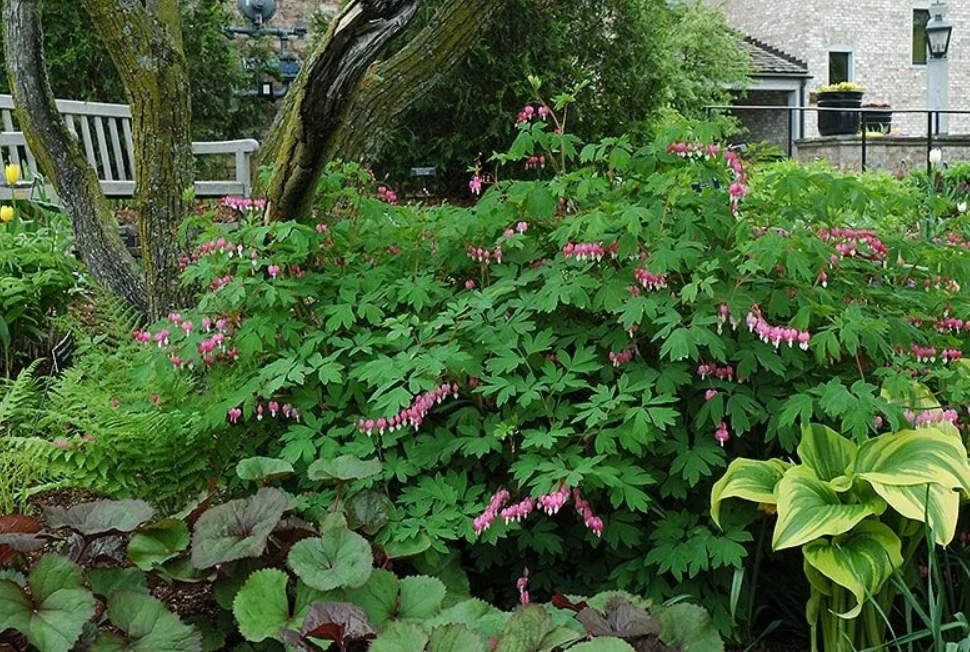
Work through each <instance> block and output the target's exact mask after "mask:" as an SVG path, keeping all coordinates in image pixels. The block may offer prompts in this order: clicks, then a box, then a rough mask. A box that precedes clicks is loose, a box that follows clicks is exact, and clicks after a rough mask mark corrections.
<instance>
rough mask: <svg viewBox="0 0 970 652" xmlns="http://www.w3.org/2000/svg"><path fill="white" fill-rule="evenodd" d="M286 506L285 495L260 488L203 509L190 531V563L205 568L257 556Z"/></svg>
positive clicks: (287, 504) (278, 491)
mask: <svg viewBox="0 0 970 652" xmlns="http://www.w3.org/2000/svg"><path fill="white" fill-rule="evenodd" d="M288 507H289V501H288V500H287V498H286V494H284V493H283V492H282V491H280V490H278V489H273V488H270V487H263V488H261V489H260V490H259V491H257V492H256V494H255V495H253V496H250V497H249V498H242V499H238V500H230V501H229V502H227V503H225V504H223V505H219V506H218V507H213V508H212V509H210V510H208V511H206V512H205V513H204V514H203V515H202V516H200V517H199V520H198V521H197V522H196V524H195V532H194V533H193V534H192V565H193V566H195V567H196V568H209V567H210V566H215V565H216V564H221V563H224V562H227V561H233V560H236V559H243V558H245V557H259V556H260V555H262V554H263V550H264V549H265V548H266V540H267V539H269V535H270V534H271V533H272V532H273V530H274V529H275V528H276V525H277V523H279V522H280V519H281V518H282V517H283V513H284V512H285V511H286V510H287V508H288Z"/></svg>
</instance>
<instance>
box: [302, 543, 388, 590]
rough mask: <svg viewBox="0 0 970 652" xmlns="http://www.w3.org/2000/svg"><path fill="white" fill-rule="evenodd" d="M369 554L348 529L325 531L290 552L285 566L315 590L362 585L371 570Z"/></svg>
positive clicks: (364, 544) (367, 545)
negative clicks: (320, 535) (322, 534)
mask: <svg viewBox="0 0 970 652" xmlns="http://www.w3.org/2000/svg"><path fill="white" fill-rule="evenodd" d="M373 562H374V558H373V554H372V553H371V548H370V544H369V543H367V540H366V539H364V537H362V536H360V535H359V534H357V533H356V532H351V531H350V530H339V529H335V530H329V531H327V532H326V533H325V534H324V536H322V537H316V538H313V539H304V540H303V541H300V542H299V543H297V544H296V545H294V546H293V547H292V548H291V549H290V554H289V557H287V564H288V565H289V567H290V568H291V569H293V572H294V573H296V574H297V575H299V577H300V579H301V580H303V581H304V582H306V583H307V584H308V585H309V586H311V587H313V588H315V589H317V590H318V591H330V590H331V589H338V588H348V587H349V588H356V587H359V586H363V585H364V583H365V582H367V580H368V578H370V575H371V571H372V570H373Z"/></svg>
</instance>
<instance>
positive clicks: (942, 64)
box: [926, 0, 953, 134]
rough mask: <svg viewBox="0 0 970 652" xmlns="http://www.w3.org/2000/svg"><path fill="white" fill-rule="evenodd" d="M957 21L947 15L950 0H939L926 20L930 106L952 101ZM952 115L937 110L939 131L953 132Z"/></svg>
mask: <svg viewBox="0 0 970 652" xmlns="http://www.w3.org/2000/svg"><path fill="white" fill-rule="evenodd" d="M952 33H953V25H952V24H951V23H950V21H949V20H947V18H946V2H945V1H944V0H936V2H934V3H933V5H932V6H931V7H930V20H929V22H928V23H927V24H926V44H927V48H928V49H929V54H930V56H929V61H927V63H926V92H927V98H928V100H929V102H928V104H927V106H928V108H929V109H930V110H934V111H943V110H946V109H947V108H948V105H949V102H950V88H949V87H950V69H949V62H948V61H947V52H948V51H949V50H950V36H951V34H952ZM949 122H950V121H949V117H948V115H947V114H946V113H937V114H936V127H935V131H936V133H938V134H946V133H949Z"/></svg>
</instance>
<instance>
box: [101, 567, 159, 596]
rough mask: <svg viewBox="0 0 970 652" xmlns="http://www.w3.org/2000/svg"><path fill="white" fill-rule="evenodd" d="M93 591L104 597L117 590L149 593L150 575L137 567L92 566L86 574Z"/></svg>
mask: <svg viewBox="0 0 970 652" xmlns="http://www.w3.org/2000/svg"><path fill="white" fill-rule="evenodd" d="M85 577H87V580H88V584H90V585H91V591H93V592H94V594H95V595H99V596H101V597H102V598H107V597H109V596H110V595H111V594H112V593H114V592H115V591H135V592H136V593H144V594H146V595H147V594H148V577H147V576H146V575H145V572H144V571H142V570H139V569H137V568H92V569H90V570H89V571H88V572H87V573H86V574H85Z"/></svg>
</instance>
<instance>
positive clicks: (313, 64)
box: [261, 0, 509, 219]
mask: <svg viewBox="0 0 970 652" xmlns="http://www.w3.org/2000/svg"><path fill="white" fill-rule="evenodd" d="M418 1H419V0H413V2H415V3H417V2H418ZM508 2H509V0H447V1H446V2H445V3H444V5H443V6H442V7H441V8H440V9H439V10H438V11H437V12H436V13H435V15H434V17H433V18H432V19H431V21H430V22H429V24H428V25H427V26H426V27H425V28H424V29H422V30H421V32H419V33H418V35H417V36H416V37H415V38H414V40H412V41H411V42H410V43H408V44H407V45H406V46H405V47H404V49H402V50H401V51H400V52H399V53H397V54H396V55H394V56H393V57H392V58H391V59H389V60H388V61H387V62H385V63H383V64H375V63H373V62H374V59H375V58H376V56H377V54H378V52H379V49H380V46H381V45H383V43H384V42H386V41H387V40H388V39H389V38H390V37H391V36H393V35H394V34H395V33H397V32H399V31H401V30H402V29H403V28H404V24H403V23H405V22H406V21H407V20H409V19H410V17H411V15H413V13H414V10H415V8H416V7H412V6H407V5H406V6H404V7H401V8H399V9H398V12H399V13H398V15H399V16H400V19H399V20H400V23H399V24H397V25H394V24H389V25H388V28H392V27H395V28H396V30H395V31H394V33H387V34H385V35H384V36H383V37H382V38H380V39H370V40H368V39H366V38H361V37H360V36H358V35H356V34H355V33H354V32H353V30H354V29H355V28H356V27H360V26H361V23H360V21H359V20H358V16H355V14H354V12H355V11H357V10H359V9H360V7H362V6H365V5H366V6H369V5H370V4H372V3H368V2H367V1H366V0H359V2H358V3H356V4H352V5H350V6H349V7H348V8H347V10H345V11H344V13H342V14H341V15H340V16H338V18H337V19H336V20H335V21H334V25H333V26H332V27H331V34H330V35H329V38H328V39H326V40H325V41H323V42H322V43H321V45H320V46H319V47H318V48H317V50H316V51H314V53H313V54H312V55H311V57H310V60H309V62H308V63H307V65H306V66H305V68H304V71H303V72H304V73H306V74H301V75H300V77H299V78H297V80H296V81H295V82H294V85H293V87H292V88H291V91H290V95H289V96H288V97H287V99H286V102H285V103H284V105H283V107H282V109H281V114H280V115H278V116H277V119H276V120H275V121H274V123H273V127H272V128H271V129H270V132H269V134H268V135H267V137H266V139H265V142H264V145H263V150H264V151H263V153H262V154H261V155H262V156H263V157H266V156H267V155H269V156H274V157H275V165H274V169H273V176H272V180H271V181H270V187H269V190H268V199H269V201H268V202H267V215H268V217H269V219H286V218H299V217H302V216H305V215H307V214H309V211H310V203H311V201H312V199H313V192H314V190H315V187H316V183H317V180H318V179H319V177H320V173H321V171H322V170H323V167H324V165H325V164H326V162H327V161H330V160H332V159H336V158H341V159H344V160H356V161H360V162H364V163H366V162H369V161H370V160H373V158H374V157H376V156H377V154H379V152H380V147H381V146H382V144H383V142H384V139H385V138H386V136H387V134H388V132H389V131H390V130H392V129H393V128H394V127H395V126H396V124H397V121H398V120H399V119H400V118H401V116H402V115H403V114H404V113H405V111H407V110H408V109H409V108H410V107H411V105H412V104H414V102H415V101H416V100H418V99H419V98H420V97H421V96H422V95H424V94H425V93H427V92H428V91H429V90H431V88H432V87H433V86H434V85H435V84H436V83H437V82H438V81H439V80H440V79H441V78H442V77H443V76H444V75H445V74H446V73H447V72H448V71H449V70H450V69H451V67H452V66H453V65H454V64H455V63H456V62H457V61H458V60H460V59H461V57H462V56H463V55H464V54H465V53H466V52H467V51H468V49H469V48H471V47H472V46H473V45H474V44H475V43H476V42H477V40H478V37H479V36H480V35H481V33H482V32H483V31H484V29H485V28H486V27H487V26H488V23H489V20H490V19H491V18H492V16H494V15H495V13H496V12H497V11H498V10H499V9H501V8H503V7H504V6H505V5H506V4H508ZM365 11H366V10H365ZM405 12H408V13H407V15H406V16H405ZM363 27H364V28H366V27H367V25H366V24H364V25H363ZM365 35H366V33H365ZM355 39H356V42H357V45H356V47H353V41H354V40H355ZM365 72H366V76H365V75H364V73H365ZM341 73H343V74H342V75H341ZM338 76H341V79H340V81H341V82H342V83H343V87H342V88H339V89H337V90H336V91H335V90H334V89H333V88H332V87H331V86H330V81H329V80H331V79H334V78H336V77H338ZM263 160H264V161H265V160H266V159H265V158H264V159H263Z"/></svg>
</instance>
